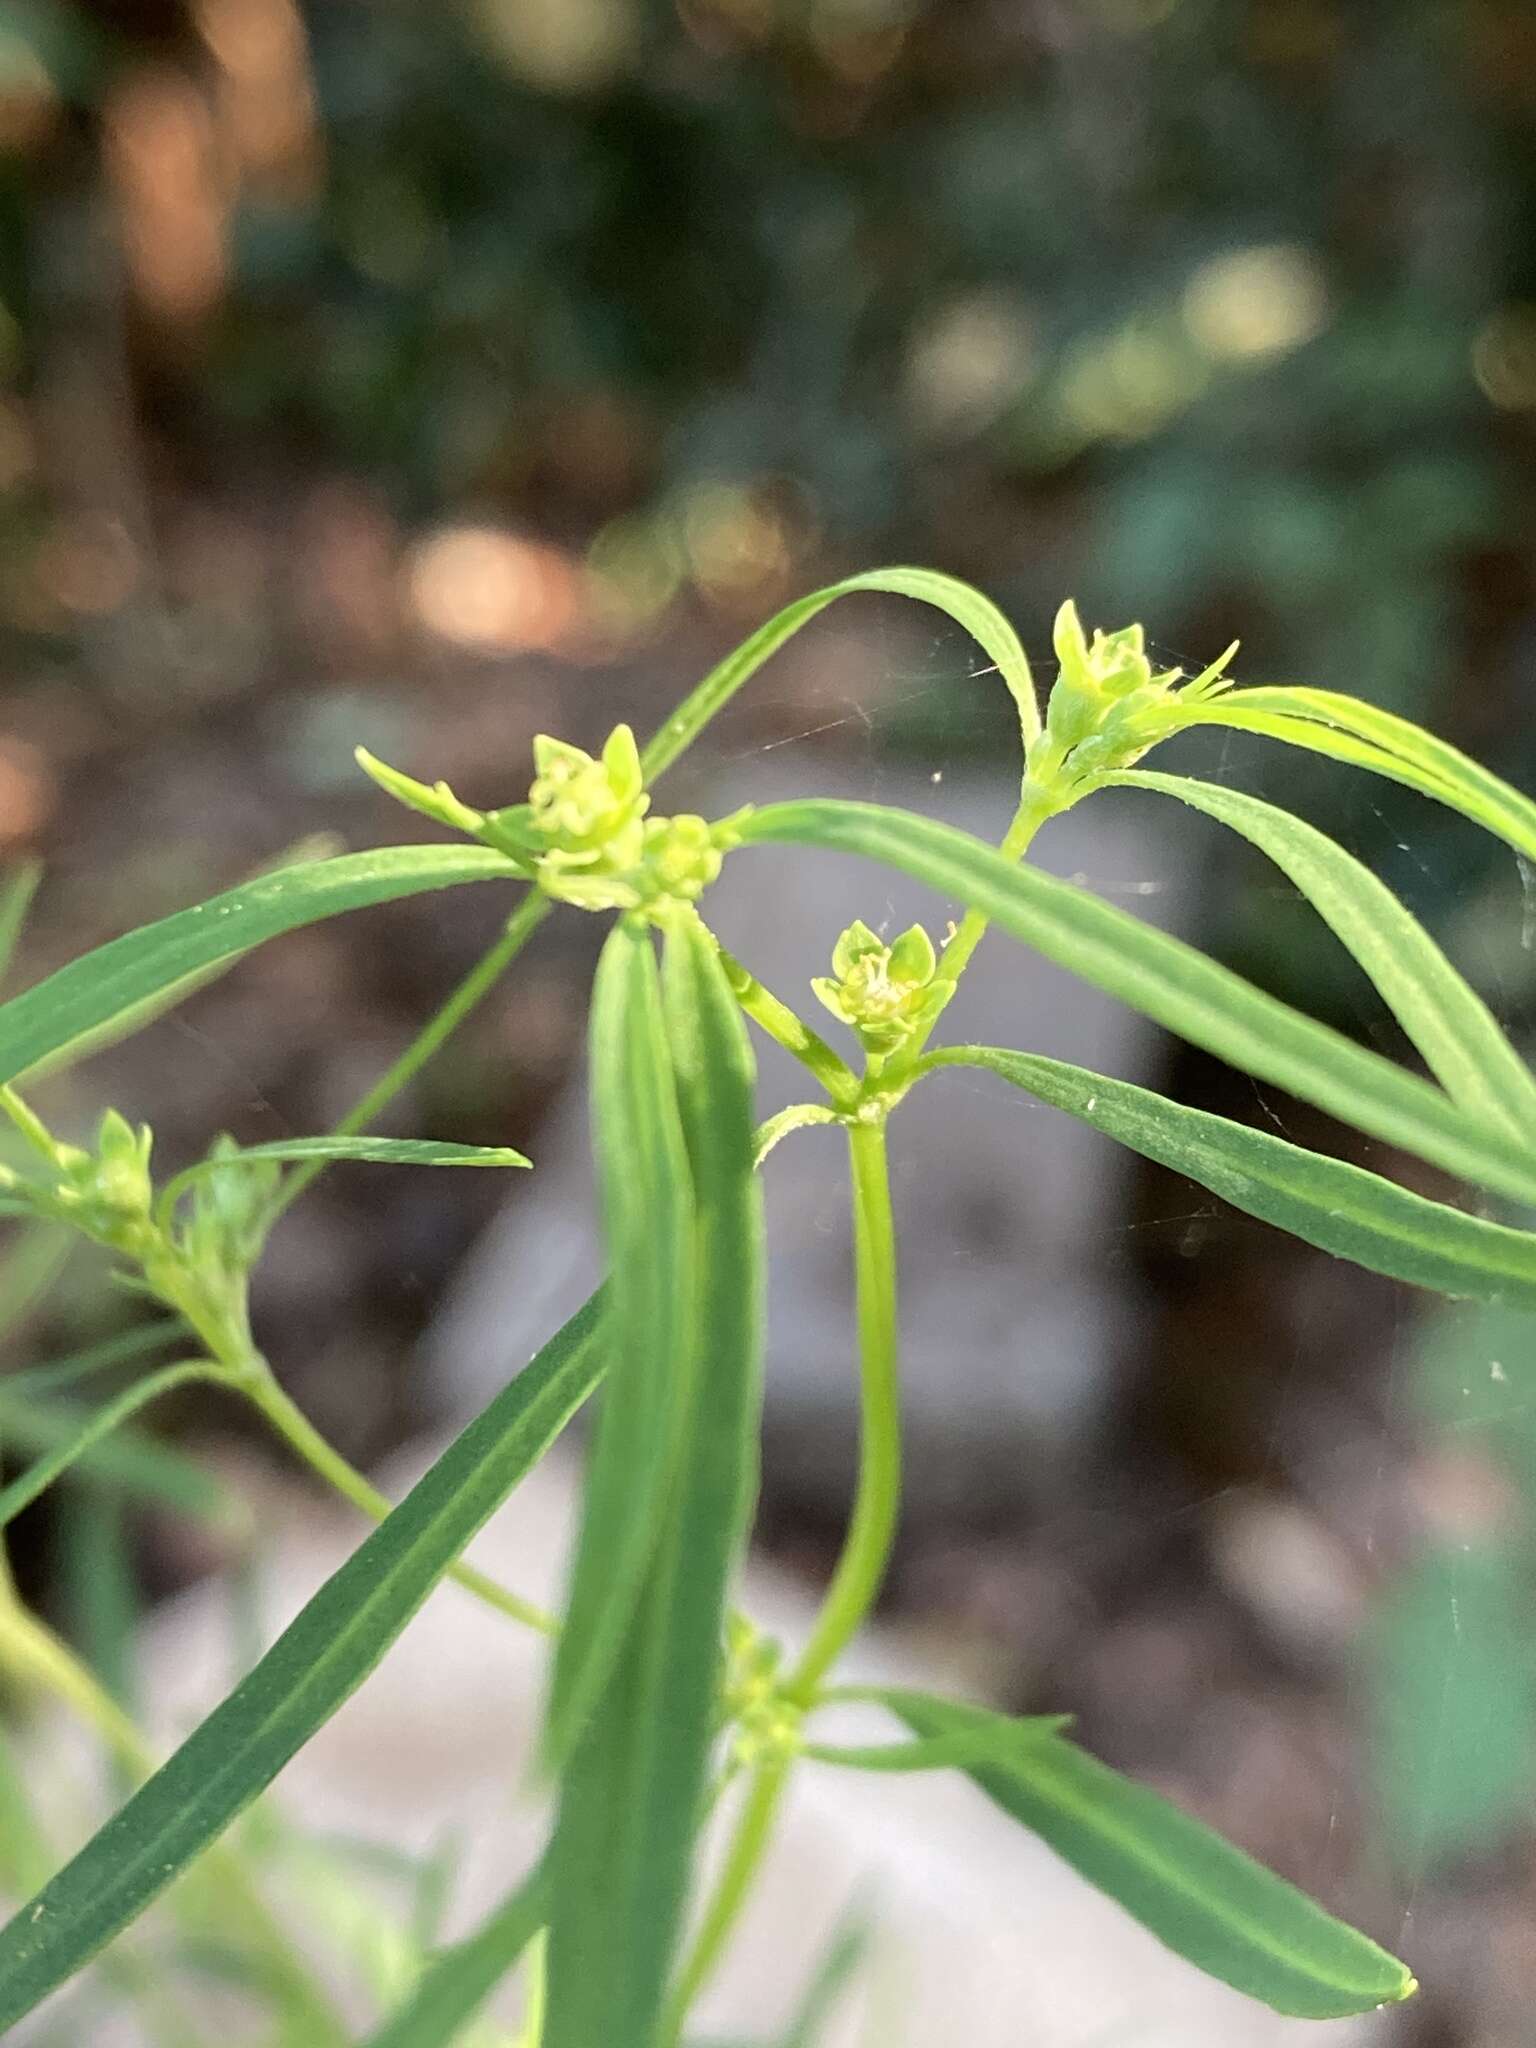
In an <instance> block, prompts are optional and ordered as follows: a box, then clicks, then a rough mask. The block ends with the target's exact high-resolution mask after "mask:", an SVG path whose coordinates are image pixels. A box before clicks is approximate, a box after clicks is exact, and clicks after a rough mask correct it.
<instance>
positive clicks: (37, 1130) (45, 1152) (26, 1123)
mask: <svg viewBox="0 0 1536 2048" xmlns="http://www.w3.org/2000/svg"><path fill="white" fill-rule="evenodd" d="M0 1110H4V1112H5V1114H6V1115H7V1116H8V1117H9V1118H10V1120H11V1122H12V1123H13V1124H14V1125H15V1126H16V1128H17V1130H18V1131H20V1133H21V1135H22V1136H23V1137H24V1138H25V1139H26V1141H27V1143H28V1144H29V1145H30V1146H31V1147H32V1150H33V1151H34V1152H35V1153H37V1155H38V1157H39V1158H41V1159H44V1160H46V1161H47V1163H48V1165H49V1166H51V1167H52V1168H53V1169H54V1171H55V1172H57V1171H58V1166H59V1146H58V1140H57V1139H56V1138H55V1137H54V1135H53V1133H52V1131H50V1130H49V1128H48V1126H47V1125H46V1124H45V1123H44V1122H43V1120H42V1118H41V1117H40V1116H38V1115H37V1113H36V1112H35V1111H34V1110H30V1109H28V1107H27V1105H26V1104H25V1103H24V1102H23V1101H22V1099H21V1097H20V1096H19V1095H18V1094H17V1093H16V1090H15V1089H14V1088H11V1087H9V1086H6V1087H0Z"/></svg>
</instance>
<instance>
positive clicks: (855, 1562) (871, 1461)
mask: <svg viewBox="0 0 1536 2048" xmlns="http://www.w3.org/2000/svg"><path fill="white" fill-rule="evenodd" d="M848 1157H849V1164H850V1167H851V1170H852V1179H853V1256H854V1276H855V1281H856V1285H857V1290H858V1320H859V1476H858V1486H857V1491H856V1492H855V1495H854V1503H853V1515H852V1518H851V1520H850V1521H849V1524H848V1535H847V1538H846V1540H845V1542H844V1544H843V1551H842V1555H841V1557H840V1558H839V1559H838V1563H837V1569H836V1570H835V1571H834V1573H833V1575H832V1583H831V1585H830V1586H829V1587H828V1589H827V1597H826V1599H825V1601H824V1602H823V1604H822V1609H821V1613H820V1614H819V1615H818V1617H817V1620H816V1624H815V1626H814V1628H813V1629H812V1631H811V1638H810V1641H809V1642H808V1643H807V1644H806V1646H805V1649H804V1651H803V1652H802V1654H801V1657H800V1660H799V1662H798V1663H797V1664H796V1666H795V1669H794V1672H793V1674H792V1675H791V1677H790V1680H789V1683H788V1685H787V1687H786V1688H785V1691H786V1697H787V1698H788V1699H789V1700H791V1701H792V1702H793V1703H794V1704H795V1705H797V1706H800V1707H802V1708H803V1707H808V1706H809V1705H810V1704H811V1702H812V1700H813V1699H814V1698H815V1696H816V1689H817V1686H818V1685H819V1684H820V1682H821V1680H822V1678H823V1677H824V1676H825V1674H826V1673H827V1671H828V1670H829V1669H830V1668H831V1666H832V1665H833V1664H834V1663H836V1661H837V1659H838V1658H839V1657H840V1656H841V1655H842V1652H843V1651H844V1649H845V1648H846V1647H847V1645H848V1644H849V1643H850V1642H851V1641H852V1639H853V1637H854V1635H855V1634H856V1633H857V1631H858V1629H859V1627H860V1625H861V1624H862V1623H863V1621H864V1618H865V1616H866V1615H867V1614H868V1613H869V1610H870V1608H871V1607H872V1605H873V1604H874V1601H875V1598H876V1596H877V1595H878V1593H879V1591H880V1586H881V1582H882V1580H883V1579H884V1577H885V1569H886V1565H887V1564H888V1562H889V1561H890V1554H891V1545H892V1542H893V1541H894V1539H895V1534H896V1523H897V1517H898V1513H899V1510H900V1505H901V1386H900V1378H899V1373H898V1361H897V1337H896V1233H895V1225H894V1223H893V1220H892V1216H891V1183H890V1170H889V1165H888V1162H887V1158H886V1146H885V1124H884V1120H883V1119H881V1120H879V1121H876V1122H870V1123H862V1122H861V1123H851V1124H850V1125H849V1127H848Z"/></svg>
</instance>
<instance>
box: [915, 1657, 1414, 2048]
mask: <svg viewBox="0 0 1536 2048" xmlns="http://www.w3.org/2000/svg"><path fill="white" fill-rule="evenodd" d="M892 1708H893V1711H894V1712H895V1713H897V1714H898V1715H899V1716H900V1718H901V1719H902V1720H903V1721H905V1722H906V1724H907V1726H908V1727H909V1728H910V1729H911V1730H912V1732H913V1733H914V1734H915V1735H918V1736H923V1737H930V1738H931V1737H934V1736H938V1735H943V1734H945V1733H946V1732H949V1731H950V1730H974V1729H975V1727H976V1724H977V1717H978V1710H977V1709H975V1708H967V1709H964V1710H961V1712H960V1713H959V1714H958V1715H957V1713H956V1710H955V1709H954V1708H953V1707H951V1705H950V1704H949V1702H948V1701H945V1700H938V1699H918V1698H915V1697H914V1696H913V1695H911V1694H906V1695H904V1696H903V1697H902V1698H901V1699H900V1701H899V1703H898V1702H897V1701H896V1700H894V1699H893V1701H892ZM993 1719H994V1723H995V1728H996V1747H995V1750H994V1753H993V1756H992V1758H991V1759H990V1760H989V1761H988V1762H986V1763H984V1764H977V1765H975V1766H972V1767H969V1768H968V1772H967V1775H968V1776H969V1777H971V1778H972V1779H973V1780H974V1782H975V1783H976V1784H977V1785H979V1786H980V1788H981V1789H982V1791H983V1792H985V1793H986V1794H987V1796H988V1798H990V1799H991V1800H993V1801H994V1803H995V1804H996V1805H998V1806H1000V1807H1001V1808H1002V1809H1003V1811H1004V1812H1005V1813H1007V1814H1009V1815H1010V1816H1011V1817H1012V1818H1013V1819H1014V1820H1016V1821H1019V1822H1020V1823H1021V1824H1022V1825H1023V1826H1024V1827H1027V1828H1028V1829H1029V1830H1030V1831H1031V1832H1032V1833H1033V1834H1036V1835H1038V1836H1039V1837H1040V1839H1041V1840H1042V1841H1043V1842H1046V1843H1048V1844H1049V1846H1050V1847H1051V1848H1052V1849H1054V1850H1055V1851H1056V1853H1057V1855H1058V1856H1060V1857H1061V1858H1062V1859H1063V1860H1064V1861H1065V1862H1067V1863H1070V1864H1071V1866H1072V1868H1073V1869H1074V1870H1076V1871H1077V1872H1078V1873H1079V1874H1080V1875H1081V1876H1083V1877H1085V1878H1087V1880H1088V1882H1089V1883H1090V1884H1092V1885H1095V1886H1097V1887H1098V1889H1099V1890H1100V1891H1103V1892H1107V1893H1108V1894H1109V1896H1110V1897H1111V1898H1112V1899H1115V1900H1117V1901H1118V1902H1119V1904H1120V1905H1122V1906H1123V1907H1124V1908H1125V1910H1126V1911H1127V1912H1128V1913H1130V1914H1131V1915H1132V1916H1133V1918H1135V1919H1137V1920H1139V1921H1140V1922H1141V1924H1142V1926H1143V1927H1145V1928H1147V1929H1148V1930H1149V1932H1151V1933H1152V1934H1155V1935H1156V1936H1157V1938H1158V1939H1159V1940H1160V1941H1162V1942H1164V1943H1166V1945H1167V1946H1168V1947H1169V1948H1171V1949H1172V1950H1173V1951H1174V1952H1175V1954H1177V1955H1181V1956H1183V1957H1184V1958H1185V1959H1186V1961H1188V1962H1191V1963H1193V1964H1194V1965H1195V1966H1196V1968H1198V1969H1201V1970H1204V1971H1205V1972H1206V1973H1207V1974H1208V1975H1209V1976H1212V1977H1217V1978H1219V1979H1220V1980H1221V1981H1222V1982H1223V1983H1224V1984H1230V1985H1232V1986H1233V1988H1234V1989H1235V1990H1238V1991H1242V1992H1246V1993H1247V1995H1248V1996H1249V1997H1250V1998H1257V1999H1260V2000H1261V2001H1262V2002H1263V2003H1264V2004H1265V2005H1268V2006H1270V2007H1272V2008H1273V2009H1274V2010H1275V2011H1276V2012H1280V2013H1287V2014H1290V2015H1292V2016H1294V2017H1296V2018H1300V2019H1333V2018H1342V2017H1343V2016H1345V2015H1347V2014H1350V2013H1362V2012H1371V2011H1374V2010H1375V2008H1376V2007H1378V2006H1381V2005H1388V2004H1393V2003H1395V2002H1397V2001H1398V2000H1400V1999H1404V1998H1408V1997H1411V1996H1412V1994H1413V1992H1414V1991H1415V1990H1416V1989H1417V1988H1418V1987H1417V1986H1416V1985H1415V1983H1414V1980H1413V1978H1412V1977H1411V1976H1410V1975H1409V1973H1408V1971H1407V1970H1406V1969H1405V1968H1404V1966H1403V1965H1402V1964H1401V1963H1400V1962H1398V1961H1397V1959H1396V1957H1394V1956H1390V1955H1388V1954H1387V1953H1386V1951H1385V1950H1384V1949H1381V1948H1378V1947H1377V1945H1376V1944H1375V1942H1373V1941H1370V1940H1368V1939H1367V1938H1366V1936H1365V1935H1363V1934H1357V1933H1356V1932H1355V1930H1354V1929H1353V1928H1351V1927H1346V1926H1345V1925H1344V1923H1343V1922H1342V1921H1340V1920H1335V1919H1334V1918H1333V1917H1332V1915H1331V1914H1329V1913H1325V1912H1324V1911H1323V1909H1322V1907H1321V1906H1319V1905H1317V1904H1316V1903H1315V1902H1314V1901H1313V1900H1311V1899H1309V1898H1308V1897H1307V1896H1306V1894H1305V1893H1304V1892H1300V1891H1298V1890H1297V1889H1296V1887H1295V1886H1294V1885H1291V1884H1288V1883H1287V1882H1286V1881H1285V1880H1284V1879H1283V1878H1280V1877H1276V1876H1275V1875H1274V1873H1273V1872H1272V1871H1269V1870H1266V1869H1265V1868H1264V1867H1263V1865H1262V1864H1259V1863H1255V1862H1254V1861H1253V1859H1252V1858H1251V1857H1248V1856H1245V1855H1244V1854H1243V1853H1242V1851H1241V1850H1239V1849H1235V1848H1234V1847H1233V1846H1232V1844H1231V1843H1230V1842H1225V1841H1223V1840H1222V1838H1221V1836H1220V1835H1218V1834H1215V1833H1214V1832H1213V1831H1212V1830H1211V1829H1210V1828H1208V1827H1205V1826H1204V1825H1203V1824H1202V1823H1201V1822H1199V1821H1197V1820H1193V1819H1191V1818H1190V1816H1189V1815H1188V1814H1185V1813H1182V1812H1180V1810H1179V1809H1178V1807H1176V1806H1174V1805H1172V1804H1171V1803H1170V1801H1168V1800H1166V1799H1163V1798H1160V1797H1159V1796H1158V1794H1157V1793H1155V1792H1151V1791H1149V1790H1148V1789H1147V1788H1146V1787H1145V1786H1144V1785H1138V1784H1135V1783H1134V1782H1133V1781H1132V1780H1131V1779H1129V1778H1123V1777H1121V1776H1120V1774H1119V1773H1118V1772H1116V1771H1112V1770H1110V1769H1109V1768H1108V1767H1107V1765H1104V1764H1101V1763H1099V1762H1098V1761H1097V1759H1096V1758H1094V1757H1091V1756H1089V1755H1088V1753H1087V1752H1086V1750H1082V1749H1079V1748H1077V1746H1076V1745H1075V1744H1073V1743H1070V1742H1067V1741H1065V1740H1064V1739H1063V1738H1062V1737H1061V1736H1059V1735H1043V1736H1042V1735H1040V1734H1039V1733H1037V1732H1024V1733H1022V1734H1021V1733H1020V1732H1019V1731H1018V1730H1017V1729H1016V1727H1015V1725H1014V1724H1013V1723H1012V1722H1011V1721H1009V1720H1007V1719H1006V1718H1005V1717H1004V1716H1002V1715H997V1716H995V1717H993Z"/></svg>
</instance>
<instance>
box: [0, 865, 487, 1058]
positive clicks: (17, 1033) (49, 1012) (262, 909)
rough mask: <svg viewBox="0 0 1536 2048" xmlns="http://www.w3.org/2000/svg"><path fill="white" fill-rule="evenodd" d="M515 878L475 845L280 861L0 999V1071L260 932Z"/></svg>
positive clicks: (103, 1021) (239, 949) (49, 1054)
mask: <svg viewBox="0 0 1536 2048" xmlns="http://www.w3.org/2000/svg"><path fill="white" fill-rule="evenodd" d="M511 879H514V877H513V873H512V869H511V867H510V866H509V864H508V862H507V861H506V860H505V859H504V857H503V856H502V855H500V854H498V853H492V852H491V851H489V849H487V848H486V847H483V846H462V847H461V846H387V847H381V848H379V849H378V850H377V851H375V852H372V853H348V854H342V855H341V856H340V857H339V858H338V859H335V860H320V861H310V862H306V863H305V864H304V865H302V866H299V867H290V868H282V869H279V870H278V871H277V872H276V873H275V874H269V875H262V876H259V877H258V878H257V880H255V881H253V882H246V883H243V884H242V885H241V886H240V887H239V888H237V889H230V890H227V891H226V892H225V894H224V895H222V896H214V897H211V898H210V899H209V901H208V902H206V903H199V904H197V905H196V906H195V907H194V908H193V909H191V910H178V911H176V912H175V913H174V914H173V915H172V916H170V917H164V918H161V919H160V920H159V922H158V923H156V924H148V925H143V926H141V927H140V929H139V930H138V931H134V932H128V933H127V934H126V935H125V936H124V937H122V938H120V939H112V940H110V941H109V942H108V943H107V944H106V945H104V946H98V947H97V948H96V949H95V951H94V952H91V953H86V954H83V955H82V956H81V958H80V959H78V960H72V961H71V962H70V964H69V965H68V966H67V967H61V968H60V969H59V970H58V972H57V973H56V974H50V975H49V976H48V978H47V979H46V980H45V981H40V982H38V983H37V984H36V985H35V986H34V987H32V988H29V989H26V990H25V991H24V992H23V993H22V994H21V995H18V996H12V998H11V999H10V1001H9V1002H7V1003H0V1081H14V1080H16V1079H17V1078H18V1077H19V1076H21V1075H22V1074H25V1073H27V1072H29V1071H31V1070H32V1069H34V1068H36V1067H37V1066H38V1065H39V1063H40V1062H41V1061H43V1060H45V1059H52V1058H53V1057H54V1056H55V1055H64V1054H67V1053H70V1052H72V1051H77V1050H78V1049H79V1048H80V1047H81V1046H82V1045H83V1044H84V1043H85V1042H86V1041H87V1040H88V1039H89V1038H90V1037H91V1035H92V1034H93V1033H97V1032H99V1031H101V1030H103V1029H104V1028H105V1027H107V1026H110V1025H112V1024H113V1023H114V1022H115V1021H116V1020H118V1019H120V1018H122V1017H123V1016H124V1015H125V1014H126V1013H128V1012H130V1011H132V1010H134V1009H135V1007H136V1006H137V1005H141V1004H145V1003H148V1002H150V1001H152V1000H154V999H156V998H158V997H160V996H162V995H164V994H165V992H166V991H167V990H170V989H174V988H175V987H176V986H177V984H178V983H188V984H189V985H190V981H191V979H192V978H193V977H195V976H197V975H199V974H200V973H201V972H202V971H203V970H204V969H206V968H210V967H212V966H214V965H216V964H217V963H218V962H220V961H224V960H230V959H233V958H234V957H235V956H236V955H238V954H240V953H248V952H249V951H250V950H251V948H252V947H253V946H258V945H260V944H261V943H262V941H263V940H265V939H271V938H276V937H277V936H278V934H279V933H281V932H288V931H295V930H297V929H298V927H299V926H301V925H307V924H317V923H319V922H320V920H321V919H322V918H327V917H336V916H338V915H339V914H340V913H341V912H342V911H346V910H361V909H364V908H365V907H367V906H368V905H370V904H375V903H388V902H393V901H395V900H396V899H398V898H399V897H402V896H418V895H421V894H422V893H423V892H424V891H426V890H429V889H448V888H454V887H457V886H458V885H459V884H460V883H464V882H492V881H508V880H511Z"/></svg>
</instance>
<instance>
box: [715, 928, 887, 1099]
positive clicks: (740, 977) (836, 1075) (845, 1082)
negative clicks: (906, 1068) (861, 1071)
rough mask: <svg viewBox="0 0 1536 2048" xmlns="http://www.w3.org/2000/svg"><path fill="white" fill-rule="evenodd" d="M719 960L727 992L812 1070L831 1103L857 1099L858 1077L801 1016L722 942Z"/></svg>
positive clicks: (756, 1021) (777, 1040)
mask: <svg viewBox="0 0 1536 2048" xmlns="http://www.w3.org/2000/svg"><path fill="white" fill-rule="evenodd" d="M720 964H721V966H722V967H723V968H724V969H725V975H726V979H727V981H729V983H730V985H731V993H732V994H733V995H734V996H735V998H736V1000H737V1002H738V1003H740V1005H741V1007H742V1009H743V1010H744V1011H745V1012H746V1014H747V1015H748V1016H749V1017H750V1018H751V1019H752V1021H753V1023H754V1024H758V1025H760V1026H761V1027H762V1029H763V1030H764V1031H766V1032H767V1034H768V1036H769V1037H770V1038H771V1039H772V1040H773V1041H774V1043H775V1044H777V1045H781V1046H783V1048H784V1050H785V1051H786V1052H787V1053H789V1054H791V1055H792V1056H793V1057H794V1058H795V1059H797V1060H799V1062H800V1064H801V1065H802V1066H803V1067H805V1068H807V1069H808V1070H809V1071H810V1072H811V1073H812V1074H814V1075H815V1076H816V1079H817V1080H818V1081H819V1082H820V1083H821V1085H822V1087H823V1088H825V1089H826V1091H827V1093H828V1095H829V1096H830V1097H831V1098H832V1100H833V1101H834V1102H835V1103H838V1104H840V1105H841V1106H843V1107H845V1108H846V1107H847V1106H849V1105H850V1104H852V1103H853V1102H855V1101H857V1099H858V1093H859V1080H858V1076H857V1075H856V1074H855V1073H854V1071H853V1069H852V1068H851V1067H850V1066H849V1065H848V1063H847V1061H846V1060H844V1059H842V1058H841V1057H840V1056H839V1055H838V1054H837V1053H835V1052H834V1051H833V1050H832V1047H831V1046H830V1045H828V1044H827V1042H826V1040H825V1039H824V1038H822V1037H820V1036H819V1035H818V1034H817V1033H816V1032H814V1031H813V1030H812V1029H811V1027H810V1025H809V1024H807V1023H806V1022H805V1021H804V1019H803V1018H801V1017H799V1016H797V1015H796V1014H795V1012H794V1011H793V1010H792V1009H791V1008H790V1007H789V1005H788V1003H785V1002H781V1001H780V1000H779V998H778V997H777V996H776V995H774V993H773V992H772V990H771V989H767V988H765V987H764V986H763V984H762V983H761V982H760V981H759V980H758V978H757V976H756V975H755V974H754V973H753V972H752V970H751V968H749V967H744V966H743V965H742V964H741V962H740V961H739V960H737V959H736V958H734V956H733V955H731V954H730V953H728V952H726V950H725V948H724V947H723V946H722V947H721V948H720Z"/></svg>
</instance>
